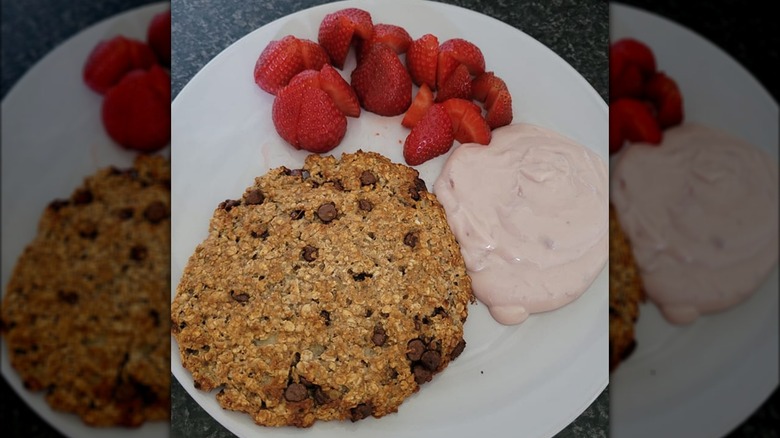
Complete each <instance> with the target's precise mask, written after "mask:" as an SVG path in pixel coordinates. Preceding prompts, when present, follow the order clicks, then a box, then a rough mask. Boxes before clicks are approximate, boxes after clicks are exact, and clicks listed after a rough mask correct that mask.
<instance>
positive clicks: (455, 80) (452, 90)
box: [436, 64, 471, 102]
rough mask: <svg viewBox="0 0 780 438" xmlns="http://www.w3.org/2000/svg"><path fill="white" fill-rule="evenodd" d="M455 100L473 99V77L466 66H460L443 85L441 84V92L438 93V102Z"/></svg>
mask: <svg viewBox="0 0 780 438" xmlns="http://www.w3.org/2000/svg"><path fill="white" fill-rule="evenodd" d="M453 98H460V99H469V98H471V75H470V74H469V70H468V68H467V67H466V66H465V65H464V64H459V65H458V67H457V68H456V69H455V71H454V72H452V74H450V77H449V78H447V80H446V81H445V82H444V84H443V85H442V84H439V91H438V93H436V102H444V101H445V100H447V99H453Z"/></svg>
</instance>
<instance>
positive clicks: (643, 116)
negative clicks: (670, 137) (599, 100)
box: [609, 99, 661, 144]
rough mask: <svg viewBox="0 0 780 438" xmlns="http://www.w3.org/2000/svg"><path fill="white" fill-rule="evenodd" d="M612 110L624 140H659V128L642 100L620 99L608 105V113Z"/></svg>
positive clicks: (651, 142)
mask: <svg viewBox="0 0 780 438" xmlns="http://www.w3.org/2000/svg"><path fill="white" fill-rule="evenodd" d="M613 111H614V112H615V115H614V117H616V118H617V120H619V126H620V133H621V134H622V135H623V137H624V138H625V139H626V140H628V141H631V142H643V143H650V144H658V143H660V142H661V128H660V127H659V125H658V122H657V121H656V120H655V118H654V117H653V114H652V113H651V112H650V109H648V107H647V105H645V103H644V102H642V101H640V100H636V99H620V100H617V101H615V102H612V103H611V104H610V105H609V112H610V114H611V113H612V112H613ZM617 140H618V139H615V143H617ZM610 143H612V141H610Z"/></svg>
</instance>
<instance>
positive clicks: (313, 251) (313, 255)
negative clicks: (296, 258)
mask: <svg viewBox="0 0 780 438" xmlns="http://www.w3.org/2000/svg"><path fill="white" fill-rule="evenodd" d="M317 252H318V250H317V248H315V247H313V246H311V245H306V246H304V247H303V251H301V257H303V259H304V260H306V261H307V262H313V261H315V260H317Z"/></svg>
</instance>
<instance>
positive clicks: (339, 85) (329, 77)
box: [319, 64, 360, 117]
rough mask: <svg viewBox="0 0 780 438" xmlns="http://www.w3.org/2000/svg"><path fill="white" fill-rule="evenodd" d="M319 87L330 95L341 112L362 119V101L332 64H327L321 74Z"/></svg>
mask: <svg viewBox="0 0 780 438" xmlns="http://www.w3.org/2000/svg"><path fill="white" fill-rule="evenodd" d="M319 79H320V84H319V87H320V88H321V89H322V90H323V91H325V92H326V93H328V95H329V96H330V97H331V99H333V102H334V103H335V104H336V106H337V107H338V109H339V110H341V112H342V113H344V115H345V116H348V117H360V101H358V98H357V94H355V90H354V89H352V87H351V86H350V85H349V84H348V83H347V81H345V80H344V78H342V77H341V75H340V74H339V72H337V71H336V69H335V68H333V67H331V66H330V64H325V65H324V66H322V69H321V70H320V72H319Z"/></svg>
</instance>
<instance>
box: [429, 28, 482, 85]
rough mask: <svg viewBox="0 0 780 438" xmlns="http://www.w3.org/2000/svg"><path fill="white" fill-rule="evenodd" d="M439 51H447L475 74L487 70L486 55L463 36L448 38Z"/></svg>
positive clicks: (477, 74)
mask: <svg viewBox="0 0 780 438" xmlns="http://www.w3.org/2000/svg"><path fill="white" fill-rule="evenodd" d="M439 52H440V53H447V54H448V55H449V56H450V57H452V58H453V59H455V60H456V61H458V63H460V64H463V65H465V66H466V67H467V68H468V69H469V73H471V74H472V75H473V76H479V75H481V74H482V73H484V72H485V57H484V56H483V55H482V51H481V50H479V47H477V46H476V45H474V44H473V43H471V42H469V41H466V40H464V39H462V38H453V39H450V40H447V41H445V42H443V43H442V44H441V46H439ZM445 79H446V77H445Z"/></svg>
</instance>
